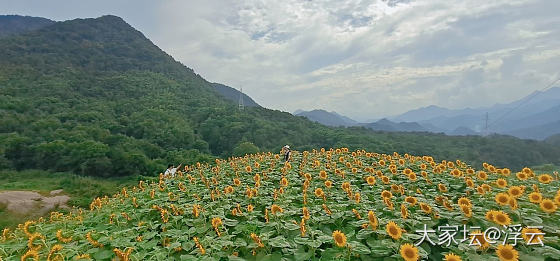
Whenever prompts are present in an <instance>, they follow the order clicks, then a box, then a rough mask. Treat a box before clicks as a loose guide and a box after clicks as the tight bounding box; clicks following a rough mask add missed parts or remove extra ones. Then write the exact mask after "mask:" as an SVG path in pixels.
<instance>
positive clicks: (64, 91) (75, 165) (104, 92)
mask: <svg viewBox="0 0 560 261" xmlns="http://www.w3.org/2000/svg"><path fill="white" fill-rule="evenodd" d="M285 144H290V145H291V146H292V147H294V148H295V149H299V150H310V149H314V148H321V147H324V148H329V147H349V148H350V149H367V150H369V151H376V152H382V153H392V152H393V151H396V152H399V153H402V154H404V153H409V154H415V155H432V156H434V157H435V158H436V159H461V160H464V161H466V162H469V163H471V164H474V165H480V164H482V162H484V161H488V162H490V163H492V164H495V165H497V166H503V167H510V168H512V169H520V168H522V167H524V166H531V165H539V164H543V163H556V164H557V163H559V161H560V149H559V148H558V147H557V146H554V145H552V144H548V143H545V142H536V141H526V140H519V139H516V138H513V137H506V136H492V137H478V136H474V137H449V136H445V135H439V134H428V133H381V132H373V131H371V130H367V129H364V128H347V129H345V128H329V127H325V126H322V125H319V124H317V123H313V122H310V121H308V120H306V119H304V118H302V117H295V116H292V115H291V114H289V113H285V112H279V111H274V110H268V109H264V108H246V110H245V111H242V112H240V111H238V110H237V107H236V105H235V104H232V103H230V102H228V101H226V100H224V99H223V98H222V97H221V96H219V95H218V94H217V93H216V92H215V91H214V89H213V88H212V87H211V85H210V83H208V82H207V81H205V80H204V79H202V78H201V77H200V76H199V75H197V74H195V73H194V72H193V71H192V70H190V69H188V68H186V67H185V66H183V65H182V64H180V63H178V62H176V61H174V60H173V59H172V58H171V57H170V56H168V55H167V54H165V53H164V52H162V51H161V50H160V49H159V48H158V47H157V46H155V45H153V44H152V43H151V42H150V41H149V40H148V39H146V38H145V37H144V36H143V35H142V34H141V33H140V32H138V31H136V30H134V29H133V28H132V27H130V26H129V25H128V24H126V23H125V22H124V21H122V20H121V19H120V18H117V17H112V16H109V17H101V18H98V19H84V20H74V21H68V22H61V23H56V24H53V25H51V26H48V27H45V28H43V29H40V30H38V31H34V32H30V33H25V34H21V35H16V36H11V37H7V38H3V39H0V168H2V169H18V170H20V169H31V168H34V169H44V170H52V171H68V172H74V173H78V174H84V175H92V176H124V175H131V174H144V175H153V174H157V173H159V172H160V171H162V170H163V169H165V167H166V165H167V163H179V162H181V163H185V164H193V163H195V162H197V161H202V162H211V161H213V160H214V159H215V158H216V157H229V156H231V155H244V154H245V153H253V152H256V151H278V150H279V149H280V148H281V147H282V146H283V145H285Z"/></svg>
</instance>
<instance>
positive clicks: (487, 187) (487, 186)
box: [482, 184, 492, 192]
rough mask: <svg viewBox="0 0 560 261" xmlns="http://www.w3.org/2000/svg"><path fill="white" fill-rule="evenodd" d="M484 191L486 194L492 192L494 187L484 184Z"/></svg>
mask: <svg viewBox="0 0 560 261" xmlns="http://www.w3.org/2000/svg"><path fill="white" fill-rule="evenodd" d="M482 189H484V191H486V192H490V191H491V190H492V187H490V185H488V184H482Z"/></svg>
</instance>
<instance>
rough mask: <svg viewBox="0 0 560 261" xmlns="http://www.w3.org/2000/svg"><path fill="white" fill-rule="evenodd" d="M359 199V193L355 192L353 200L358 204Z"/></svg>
mask: <svg viewBox="0 0 560 261" xmlns="http://www.w3.org/2000/svg"><path fill="white" fill-rule="evenodd" d="M360 199H361V195H360V192H356V194H354V200H355V201H356V203H358V204H359V203H360Z"/></svg>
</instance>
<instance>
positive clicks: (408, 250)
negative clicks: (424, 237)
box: [400, 243, 420, 261]
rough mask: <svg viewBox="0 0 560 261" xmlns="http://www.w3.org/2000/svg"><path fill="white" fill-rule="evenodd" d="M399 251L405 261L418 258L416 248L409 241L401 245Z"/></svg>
mask: <svg viewBox="0 0 560 261" xmlns="http://www.w3.org/2000/svg"><path fill="white" fill-rule="evenodd" d="M400 253H401V257H402V258H403V259H404V260H405V261H417V260H418V259H419V258H420V255H419V254H418V248H416V247H415V246H413V245H411V244H409V243H406V244H403V245H401V249H400Z"/></svg>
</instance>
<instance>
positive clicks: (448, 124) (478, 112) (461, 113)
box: [389, 87, 560, 139]
mask: <svg viewBox="0 0 560 261" xmlns="http://www.w3.org/2000/svg"><path fill="white" fill-rule="evenodd" d="M559 111H560V87H556V88H550V89H548V90H546V91H535V92H533V93H531V94H530V95H528V96H525V97H523V98H521V99H519V100H516V101H513V102H511V103H507V104H496V105H493V106H490V107H481V108H466V109H458V110H451V109H446V108H442V107H438V106H428V107H423V108H419V109H415V110H411V111H408V112H405V113H403V114H401V115H397V116H394V117H391V118H389V119H390V120H392V121H416V122H418V123H420V124H421V125H423V126H428V125H429V126H433V127H434V128H435V129H436V131H438V130H439V131H443V132H445V133H447V134H449V135H453V133H455V130H457V128H461V129H463V130H466V129H464V128H468V129H470V130H471V131H473V132H470V131H469V133H482V132H484V131H485V130H484V129H485V126H486V122H485V121H486V114H487V113H488V119H489V120H488V124H489V125H488V126H489V129H488V132H494V133H502V134H510V135H516V136H517V137H520V138H531V139H543V138H546V137H545V136H543V135H549V134H555V133H560V128H556V127H555V126H556V125H555V124H554V123H555V122H556V121H558V120H560V116H558V115H560V113H559ZM545 125H546V126H548V127H552V128H553V129H549V130H547V131H546V132H539V133H538V134H535V135H531V134H530V133H529V132H530V131H531V130H532V129H535V128H538V126H545ZM428 129H432V128H428ZM430 131H432V130H430Z"/></svg>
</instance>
